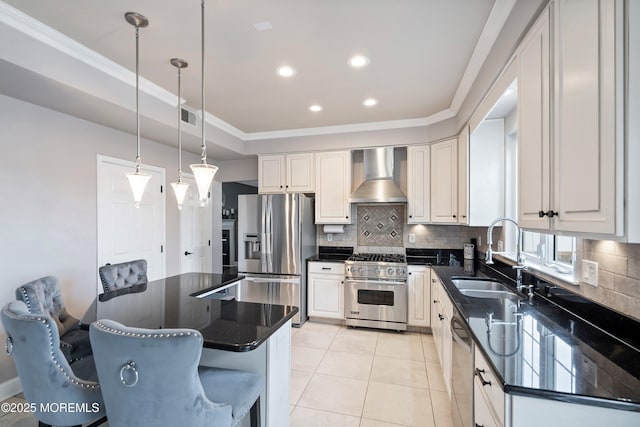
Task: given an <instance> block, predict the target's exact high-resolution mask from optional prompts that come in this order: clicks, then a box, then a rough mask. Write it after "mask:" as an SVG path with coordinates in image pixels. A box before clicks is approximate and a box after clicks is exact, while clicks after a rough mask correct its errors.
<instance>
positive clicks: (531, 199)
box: [518, 8, 551, 229]
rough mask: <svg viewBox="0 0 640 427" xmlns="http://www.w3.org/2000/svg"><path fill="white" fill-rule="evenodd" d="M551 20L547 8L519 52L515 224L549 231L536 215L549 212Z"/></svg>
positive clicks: (547, 223) (547, 221)
mask: <svg viewBox="0 0 640 427" xmlns="http://www.w3.org/2000/svg"><path fill="white" fill-rule="evenodd" d="M549 25H550V20H549V8H546V9H545V10H544V11H543V12H542V14H541V15H540V18H538V20H537V21H536V23H535V24H534V26H533V27H532V28H531V30H530V31H529V34H527V36H526V38H525V39H524V40H523V41H522V43H521V45H520V48H519V49H520V51H519V53H518V157H519V159H518V196H519V197H518V224H520V226H521V227H524V228H536V229H548V228H549V220H548V218H546V217H545V216H542V217H541V216H539V214H538V212H539V211H543V212H547V211H549V209H550V206H549V203H550V201H551V200H550V195H549V191H550V190H551V187H550V177H551V174H550V169H549V162H550V141H551V134H550V127H549V125H550V123H549V120H550V115H549V114H550V113H549V107H550V104H549V96H550V89H549V88H550V86H549V84H550V80H549V78H550V68H549V67H550V65H549V59H550V57H549V55H550V41H549V37H550V33H549V31H550V27H549Z"/></svg>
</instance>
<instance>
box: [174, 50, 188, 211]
mask: <svg viewBox="0 0 640 427" xmlns="http://www.w3.org/2000/svg"><path fill="white" fill-rule="evenodd" d="M171 65H173V66H174V67H176V68H177V69H178V181H177V182H172V183H171V187H172V188H173V192H174V194H175V195H176V201H177V202H178V210H182V204H183V203H184V198H185V196H186V195H187V190H188V189H189V184H187V183H185V182H182V126H181V125H182V117H181V114H180V110H181V107H180V101H181V99H182V98H181V97H180V80H181V79H180V77H181V71H182V69H183V68H187V67H188V66H189V63H188V62H187V61H185V60H184V59H180V58H172V59H171Z"/></svg>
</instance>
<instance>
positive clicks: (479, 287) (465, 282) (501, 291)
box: [451, 278, 521, 301]
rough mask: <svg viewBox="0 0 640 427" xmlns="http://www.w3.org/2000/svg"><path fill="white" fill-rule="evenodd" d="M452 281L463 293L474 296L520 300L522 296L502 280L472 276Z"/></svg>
mask: <svg viewBox="0 0 640 427" xmlns="http://www.w3.org/2000/svg"><path fill="white" fill-rule="evenodd" d="M451 282H452V283H453V285H454V286H455V287H456V288H458V290H460V293H461V294H462V295H465V296H468V297H472V298H494V299H510V300H514V301H517V300H520V299H521V297H520V296H518V295H517V294H515V293H513V292H512V291H511V290H510V289H509V288H507V287H506V286H505V285H503V284H502V283H500V282H496V281H493V280H481V279H472V278H455V279H452V280H451Z"/></svg>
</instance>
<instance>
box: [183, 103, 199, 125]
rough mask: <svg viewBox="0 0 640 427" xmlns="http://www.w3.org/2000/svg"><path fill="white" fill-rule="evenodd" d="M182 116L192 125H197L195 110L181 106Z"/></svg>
mask: <svg viewBox="0 0 640 427" xmlns="http://www.w3.org/2000/svg"><path fill="white" fill-rule="evenodd" d="M180 117H181V119H182V121H183V122H185V123H187V124H190V125H191V126H193V127H195V126H196V113H194V112H193V111H189V110H187V109H186V108H184V107H182V108H180Z"/></svg>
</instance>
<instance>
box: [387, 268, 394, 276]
mask: <svg viewBox="0 0 640 427" xmlns="http://www.w3.org/2000/svg"><path fill="white" fill-rule="evenodd" d="M393 273H394V271H393V268H391V267H389V268H387V274H388V275H389V276H393Z"/></svg>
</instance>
